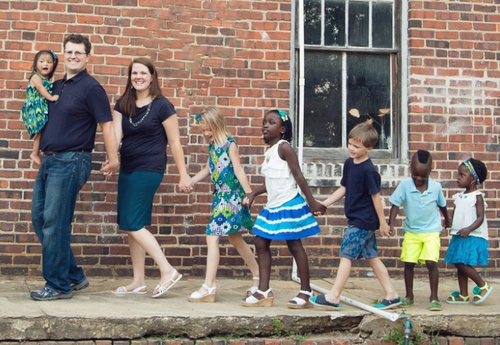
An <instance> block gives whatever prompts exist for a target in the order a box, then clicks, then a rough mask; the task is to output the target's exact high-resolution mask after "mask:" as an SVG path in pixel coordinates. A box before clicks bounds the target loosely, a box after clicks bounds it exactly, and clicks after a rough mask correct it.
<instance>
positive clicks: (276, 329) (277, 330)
mask: <svg viewBox="0 0 500 345" xmlns="http://www.w3.org/2000/svg"><path fill="white" fill-rule="evenodd" d="M282 334H283V324H282V323H281V320H280V319H278V318H274V319H273V335H275V336H277V337H281V335H282Z"/></svg>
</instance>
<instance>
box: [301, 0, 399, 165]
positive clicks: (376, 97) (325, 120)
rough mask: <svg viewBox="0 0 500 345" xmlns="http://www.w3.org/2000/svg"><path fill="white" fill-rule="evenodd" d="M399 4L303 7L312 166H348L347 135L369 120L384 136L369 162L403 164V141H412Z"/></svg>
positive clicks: (328, 2)
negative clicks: (405, 116) (404, 106)
mask: <svg viewBox="0 0 500 345" xmlns="http://www.w3.org/2000/svg"><path fill="white" fill-rule="evenodd" d="M401 1H404V0H304V55H305V57H304V66H305V87H304V156H305V157H306V158H308V159H310V160H314V159H315V158H317V159H323V160H324V159H325V158H327V159H330V160H331V159H340V158H345V157H346V147H347V135H348V133H349V131H350V130H351V129H352V128H353V127H354V126H355V125H356V124H358V123H360V122H364V121H366V120H371V121H373V124H374V126H375V128H376V129H377V131H378V132H379V141H378V143H377V145H376V147H375V148H374V150H373V151H372V153H371V154H370V155H371V157H372V158H375V159H384V160H387V161H392V162H396V161H398V160H399V159H400V158H401V149H402V147H403V146H404V145H403V144H402V141H406V140H407V139H406V138H402V136H403V134H404V133H406V132H405V131H404V130H403V128H402V127H403V124H404V123H405V122H404V121H403V120H402V113H401V100H400V96H401V75H402V68H403V67H402V64H401V61H402V58H401V44H400V41H401V26H402V25H401V17H402V16H401ZM298 4H299V3H298V2H296V6H295V8H296V13H295V14H296V15H295V18H296V20H298V17H299V16H298V12H297V11H298V6H299V5H298ZM295 27H296V30H295V64H294V68H295V76H296V78H295V82H294V89H295V102H294V105H293V106H294V110H295V114H298V113H299V112H298V110H299V104H298V100H299V97H298V92H299V82H298V78H299V42H298V25H297V23H296V25H295ZM295 123H298V119H296V122H295ZM297 127H298V126H297ZM296 132H297V131H296Z"/></svg>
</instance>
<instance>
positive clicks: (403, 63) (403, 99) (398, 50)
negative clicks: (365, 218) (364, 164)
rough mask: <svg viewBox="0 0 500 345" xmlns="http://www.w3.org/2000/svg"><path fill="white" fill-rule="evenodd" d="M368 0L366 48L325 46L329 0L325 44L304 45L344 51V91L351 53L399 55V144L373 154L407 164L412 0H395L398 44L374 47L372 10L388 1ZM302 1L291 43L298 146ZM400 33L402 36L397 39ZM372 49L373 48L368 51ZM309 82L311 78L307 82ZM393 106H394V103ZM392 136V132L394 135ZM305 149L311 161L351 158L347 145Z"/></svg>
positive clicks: (383, 160)
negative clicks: (389, 46) (409, 6)
mask: <svg viewBox="0 0 500 345" xmlns="http://www.w3.org/2000/svg"><path fill="white" fill-rule="evenodd" d="M353 1H354V0H346V2H353ZM364 1H366V2H369V3H370V5H369V11H370V19H369V20H370V22H369V30H370V31H369V46H368V47H362V48H356V47H347V46H346V47H333V48H332V47H327V48H325V47H324V29H325V26H324V20H325V15H324V14H325V12H324V11H325V5H324V4H325V0H322V9H321V11H322V16H321V21H322V25H321V45H304V48H305V49H306V50H307V49H315V50H328V51H334V52H341V53H342V69H343V71H342V73H343V78H342V83H343V85H342V87H343V90H345V87H346V85H345V84H346V78H345V73H346V59H347V53H348V52H349V53H356V52H368V53H371V52H373V53H376V52H384V53H393V54H395V55H396V58H395V59H391V71H394V70H395V66H393V63H394V62H396V63H397V64H398V65H399V68H398V70H397V73H398V75H397V77H396V78H397V82H396V84H397V85H398V92H397V93H396V95H397V98H398V99H395V100H394V99H393V101H392V104H396V105H397V108H396V109H397V116H398V121H399V123H398V124H397V126H391V131H393V132H394V131H397V132H396V136H397V139H395V140H397V141H398V143H397V145H396V147H393V148H392V149H391V150H373V151H372V152H371V153H370V156H371V158H372V159H373V160H374V161H375V162H379V163H385V164H398V163H401V164H406V163H407V161H408V158H407V157H408V106H407V105H408V84H407V82H408V71H407V68H408V62H407V60H408V59H407V57H408V44H407V38H408V0H394V4H395V6H394V12H395V15H394V17H393V28H394V27H395V26H396V25H397V23H395V18H397V16H399V26H400V28H399V31H398V30H393V42H394V47H395V48H375V49H374V48H370V47H371V46H372V35H371V30H372V29H371V28H372V25H371V20H372V16H371V11H372V3H375V2H379V3H380V2H387V1H383V0H364ZM297 6H298V2H297V1H293V2H292V35H291V36H292V44H291V56H292V61H291V64H290V68H291V75H292V76H293V78H291V82H290V100H291V101H290V109H289V111H290V114H295V116H294V117H293V121H294V132H295V137H294V143H295V144H296V145H297V144H298V135H299V133H298V126H297V124H298V112H299V111H298V107H297V101H298V49H299V47H298V39H297V37H296V32H298V31H297V28H296V18H297V17H298V12H297V11H298V8H297ZM398 7H399V8H400V12H399V13H397V11H398ZM346 13H348V6H346ZM346 17H347V18H346V20H348V15H347V16H346ZM348 32H349V30H348V26H347V22H346V32H345V34H346V45H347V43H348ZM398 35H399V37H400V38H399V39H397V37H398ZM367 49H370V50H367ZM391 80H392V81H393V80H394V79H393V76H392V73H391ZM305 82H306V85H307V80H306V81H305ZM393 85H394V82H391V94H392V95H394V93H393V90H392V87H393ZM345 98H346V92H343V93H342V117H343V119H342V120H343V121H344V122H343V123H344V124H345V121H346V116H347V100H346V99H345ZM391 108H393V107H392V106H391ZM347 134H348V133H347V127H346V126H345V125H343V126H342V142H343V143H345V142H346V141H347V140H345V139H346V138H347ZM391 136H392V135H391ZM303 152H304V159H305V161H307V162H316V161H320V162H325V161H326V162H340V161H342V162H343V160H344V159H346V158H347V157H348V153H347V148H346V147H343V148H314V147H304V148H303Z"/></svg>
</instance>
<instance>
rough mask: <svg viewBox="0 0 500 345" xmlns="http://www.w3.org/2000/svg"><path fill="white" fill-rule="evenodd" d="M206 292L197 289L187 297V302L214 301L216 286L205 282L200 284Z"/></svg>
mask: <svg viewBox="0 0 500 345" xmlns="http://www.w3.org/2000/svg"><path fill="white" fill-rule="evenodd" d="M201 286H202V287H203V288H204V289H205V290H207V293H205V294H201V293H199V292H198V291H195V292H193V293H192V294H191V295H190V296H189V297H188V301H189V302H215V296H217V286H215V285H214V286H212V287H210V286H208V285H207V284H202V285H201Z"/></svg>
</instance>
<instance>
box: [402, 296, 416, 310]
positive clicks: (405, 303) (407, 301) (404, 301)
mask: <svg viewBox="0 0 500 345" xmlns="http://www.w3.org/2000/svg"><path fill="white" fill-rule="evenodd" d="M414 304H415V302H414V301H413V300H412V299H409V298H403V299H402V300H401V304H400V305H399V307H400V308H409V307H411V306H412V305H414Z"/></svg>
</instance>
